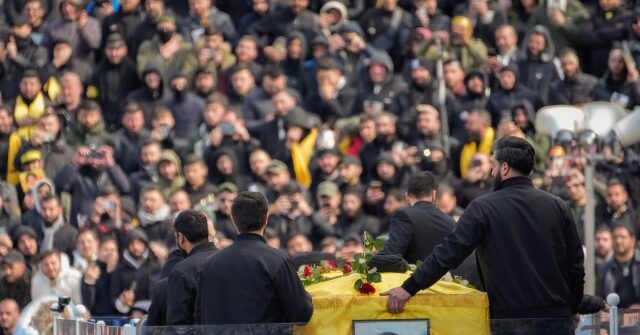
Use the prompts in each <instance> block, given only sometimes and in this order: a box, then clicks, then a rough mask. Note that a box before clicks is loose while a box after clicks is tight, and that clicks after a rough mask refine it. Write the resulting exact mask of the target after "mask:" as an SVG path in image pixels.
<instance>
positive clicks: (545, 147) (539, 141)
mask: <svg viewBox="0 0 640 335" xmlns="http://www.w3.org/2000/svg"><path fill="white" fill-rule="evenodd" d="M518 109H524V110H525V111H526V113H527V118H528V119H529V125H528V126H527V127H526V128H525V129H522V132H523V133H524V134H525V136H526V137H525V138H526V140H527V141H529V143H530V144H531V146H532V147H533V149H534V150H535V166H534V171H535V172H537V173H543V174H544V171H545V167H546V161H547V152H549V147H550V146H551V138H550V137H549V136H548V135H544V134H540V133H537V132H536V128H535V126H534V122H535V120H536V111H535V109H534V107H533V105H532V104H531V103H530V102H529V101H528V100H522V101H520V102H517V103H516V104H515V105H514V106H513V108H511V117H512V118H513V119H514V120H515V115H516V110H518Z"/></svg>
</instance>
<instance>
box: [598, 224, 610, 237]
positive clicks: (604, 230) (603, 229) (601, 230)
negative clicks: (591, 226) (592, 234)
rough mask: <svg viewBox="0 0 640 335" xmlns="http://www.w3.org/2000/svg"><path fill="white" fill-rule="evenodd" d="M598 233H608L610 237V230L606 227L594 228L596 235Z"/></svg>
mask: <svg viewBox="0 0 640 335" xmlns="http://www.w3.org/2000/svg"><path fill="white" fill-rule="evenodd" d="M598 233H609V235H611V228H609V226H607V225H600V226H598V228H596V234H598Z"/></svg>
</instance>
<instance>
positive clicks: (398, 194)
mask: <svg viewBox="0 0 640 335" xmlns="http://www.w3.org/2000/svg"><path fill="white" fill-rule="evenodd" d="M388 197H393V198H394V199H396V200H397V201H404V192H403V191H402V190H401V189H399V188H393V189H391V190H389V192H388V193H387V198H388Z"/></svg>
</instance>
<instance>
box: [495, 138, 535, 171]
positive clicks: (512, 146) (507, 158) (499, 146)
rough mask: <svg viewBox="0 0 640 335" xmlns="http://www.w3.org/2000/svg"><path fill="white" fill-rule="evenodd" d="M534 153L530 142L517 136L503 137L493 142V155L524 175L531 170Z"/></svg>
mask: <svg viewBox="0 0 640 335" xmlns="http://www.w3.org/2000/svg"><path fill="white" fill-rule="evenodd" d="M535 154H536V153H535V150H534V149H533V147H532V146H531V144H529V142H528V141H527V140H525V139H522V138H519V137H514V136H507V137H503V138H501V139H499V140H497V141H496V142H495V143H494V144H493V157H494V158H495V159H496V160H497V161H498V162H500V163H507V164H509V166H510V167H511V168H512V169H514V170H515V171H517V172H519V173H521V174H523V175H525V176H528V175H529V173H531V170H533V164H534V160H535Z"/></svg>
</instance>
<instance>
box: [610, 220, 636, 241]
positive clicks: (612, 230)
mask: <svg viewBox="0 0 640 335" xmlns="http://www.w3.org/2000/svg"><path fill="white" fill-rule="evenodd" d="M618 228H623V229H626V230H627V231H628V232H629V235H630V236H631V237H633V238H636V232H635V229H633V227H631V226H630V225H628V224H626V223H621V222H619V223H616V224H614V225H613V227H611V233H612V234H613V232H614V231H615V230H616V229H618Z"/></svg>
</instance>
